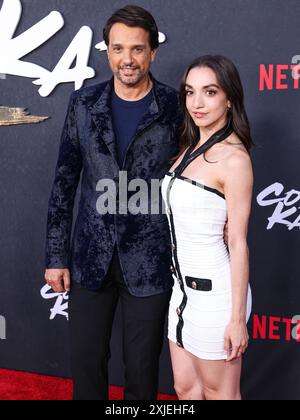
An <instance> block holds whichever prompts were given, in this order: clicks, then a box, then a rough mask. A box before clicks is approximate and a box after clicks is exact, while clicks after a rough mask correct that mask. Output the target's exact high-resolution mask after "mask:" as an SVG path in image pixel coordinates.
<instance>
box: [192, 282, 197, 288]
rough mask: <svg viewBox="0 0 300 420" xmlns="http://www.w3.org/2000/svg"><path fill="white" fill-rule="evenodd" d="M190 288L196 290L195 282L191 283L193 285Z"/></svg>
mask: <svg viewBox="0 0 300 420" xmlns="http://www.w3.org/2000/svg"><path fill="white" fill-rule="evenodd" d="M192 288H193V289H194V290H197V283H196V282H195V281H193V283H192Z"/></svg>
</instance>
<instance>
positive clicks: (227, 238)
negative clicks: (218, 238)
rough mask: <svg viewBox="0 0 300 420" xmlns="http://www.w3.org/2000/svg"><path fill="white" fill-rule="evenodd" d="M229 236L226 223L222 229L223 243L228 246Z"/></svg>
mask: <svg viewBox="0 0 300 420" xmlns="http://www.w3.org/2000/svg"><path fill="white" fill-rule="evenodd" d="M228 241H229V236H228V223H226V225H225V227H224V242H225V244H226V245H227V246H228Z"/></svg>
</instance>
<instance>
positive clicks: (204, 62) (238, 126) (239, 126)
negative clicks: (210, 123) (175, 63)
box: [174, 55, 253, 160]
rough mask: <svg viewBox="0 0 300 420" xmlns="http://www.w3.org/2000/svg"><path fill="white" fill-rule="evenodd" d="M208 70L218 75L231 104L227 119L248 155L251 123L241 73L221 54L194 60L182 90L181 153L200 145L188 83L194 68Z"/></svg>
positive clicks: (219, 82)
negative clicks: (206, 68)
mask: <svg viewBox="0 0 300 420" xmlns="http://www.w3.org/2000/svg"><path fill="white" fill-rule="evenodd" d="M203 67H208V68H210V69H211V70H213V71H214V72H215V74H216V77H217V81H218V84H219V85H220V87H221V88H222V89H223V91H224V92H225V94H226V96H227V98H228V99H229V100H230V102H231V110H230V111H229V113H228V117H229V118H230V119H231V124H232V127H233V130H234V132H235V133H236V135H237V136H238V137H239V139H240V140H241V142H242V143H243V145H244V146H245V148H246V150H247V151H248V153H250V149H251V147H252V146H253V142H252V138H251V132H250V125H249V120H248V117H247V113H246V110H245V105H244V89H243V86H242V82H241V78H240V75H239V72H238V70H237V68H236V67H235V65H234V64H233V62H232V61H231V60H229V59H228V58H226V57H223V56H221V55H215V56H212V55H205V56H202V57H199V58H197V59H196V60H194V61H193V62H192V63H191V64H190V66H189V67H188V68H187V70H186V72H185V74H184V76H183V79H182V83H181V87H180V102H181V108H182V111H183V124H182V128H181V133H180V153H179V154H178V155H177V156H176V158H174V160H177V159H178V157H179V156H180V155H181V154H182V153H183V151H184V150H186V149H187V148H188V147H191V146H195V147H196V146H197V144H198V143H199V127H197V126H196V124H195V123H194V121H193V119H192V117H191V116H190V114H189V112H188V110H187V107H186V96H187V94H186V80H187V77H188V75H189V73H190V71H191V70H192V69H194V68H203Z"/></svg>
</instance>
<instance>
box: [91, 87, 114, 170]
mask: <svg viewBox="0 0 300 420" xmlns="http://www.w3.org/2000/svg"><path fill="white" fill-rule="evenodd" d="M111 91H112V81H110V82H108V83H107V86H106V88H105V89H104V91H103V93H102V95H101V96H100V98H99V99H98V101H97V102H96V103H95V104H94V105H93V106H92V107H91V108H90V110H91V114H92V118H93V121H94V123H95V125H96V127H97V130H98V133H99V135H100V136H101V138H102V139H103V141H104V142H105V144H106V146H107V147H108V149H109V151H110V153H111V155H112V157H113V158H114V160H115V161H116V162H117V163H118V156H117V148H116V139H115V134H114V129H113V122H112V112H111V106H110V99H111Z"/></svg>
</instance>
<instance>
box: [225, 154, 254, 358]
mask: <svg viewBox="0 0 300 420" xmlns="http://www.w3.org/2000/svg"><path fill="white" fill-rule="evenodd" d="M224 165H225V168H224V174H225V175H224V192H225V196H226V202H227V209H228V248H229V253H230V266H231V276H232V317H231V321H230V324H229V325H228V327H227V330H226V336H225V349H226V351H227V352H228V353H230V350H231V354H230V357H229V358H228V361H231V360H234V359H235V358H237V357H240V356H241V355H242V354H243V353H244V352H245V351H246V348H247V346H248V341H249V336H248V332H247V326H246V312H247V296H248V284H249V249H248V244H247V234H248V224H249V217H250V211H251V203H252V190H253V170H252V163H251V159H250V156H249V155H248V154H247V152H246V151H242V150H239V151H235V152H234V153H233V154H231V156H230V157H228V159H227V160H226V162H225V164H224Z"/></svg>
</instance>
